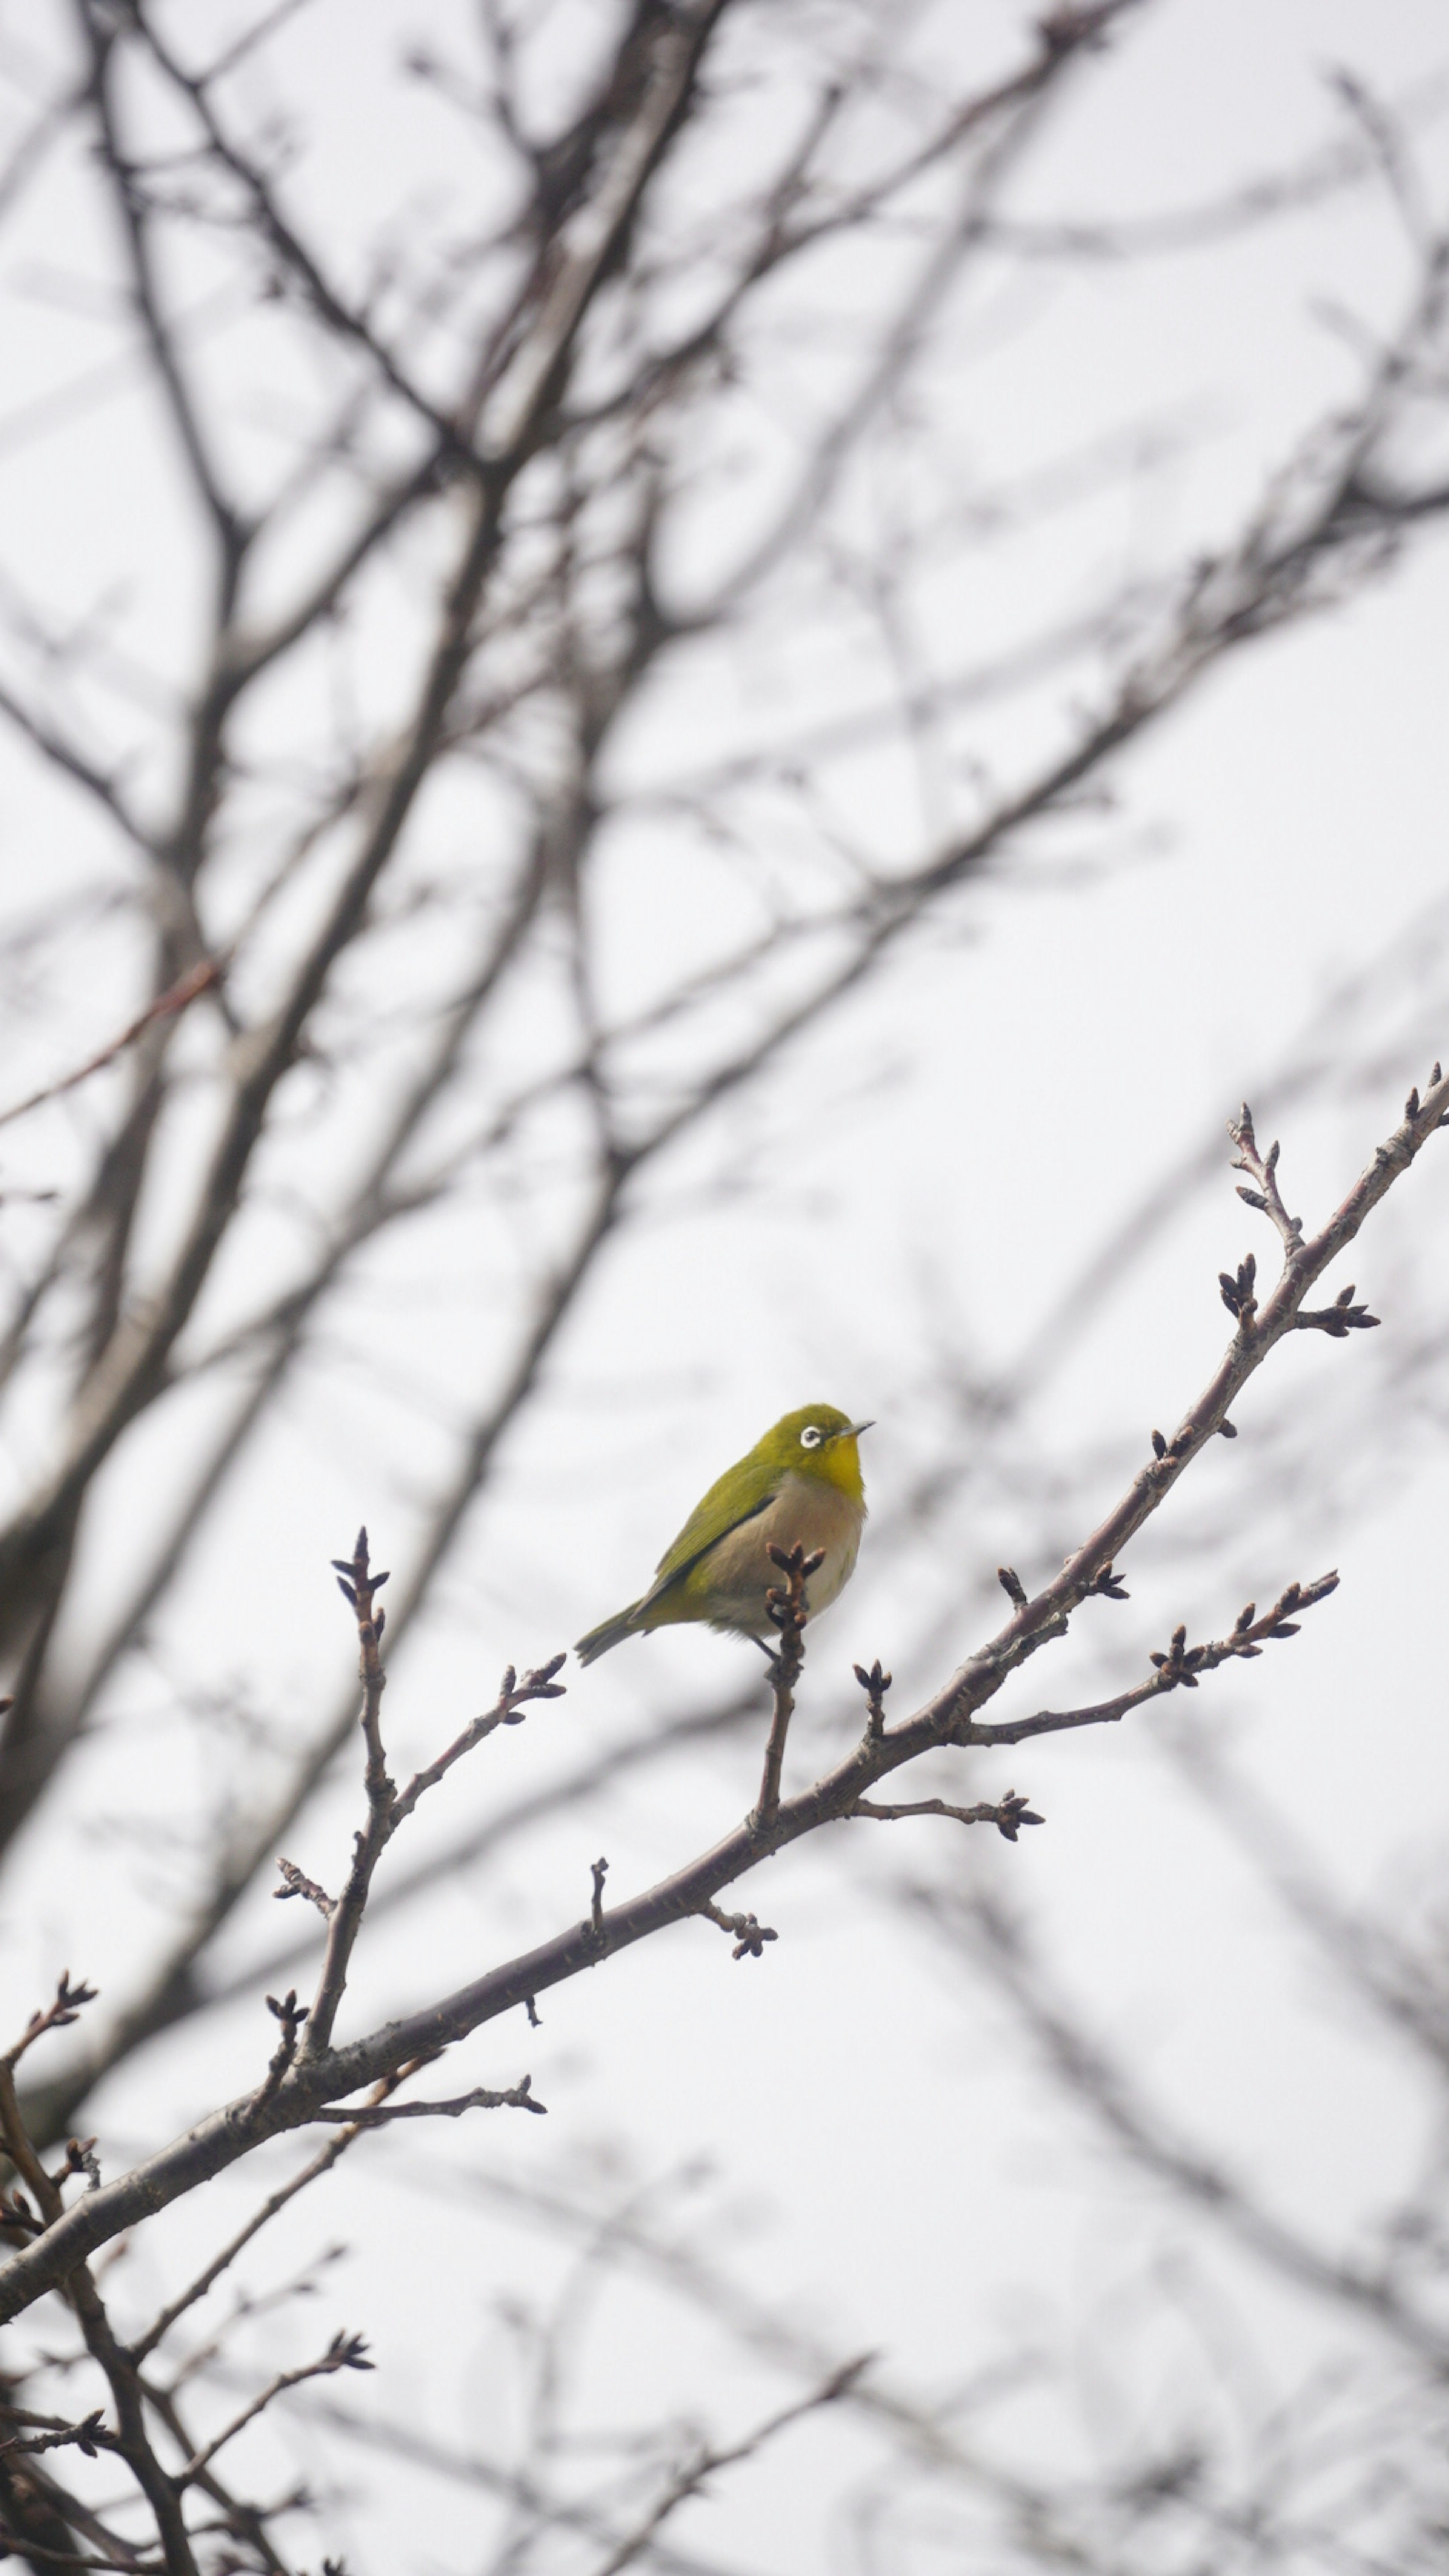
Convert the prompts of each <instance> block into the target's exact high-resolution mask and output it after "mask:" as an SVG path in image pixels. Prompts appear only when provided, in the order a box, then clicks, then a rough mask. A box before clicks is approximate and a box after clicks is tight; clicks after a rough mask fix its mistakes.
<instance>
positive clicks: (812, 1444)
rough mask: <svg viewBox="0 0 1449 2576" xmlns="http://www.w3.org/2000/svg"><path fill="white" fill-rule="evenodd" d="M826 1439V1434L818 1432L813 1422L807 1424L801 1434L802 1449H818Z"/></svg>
mask: <svg viewBox="0 0 1449 2576" xmlns="http://www.w3.org/2000/svg"><path fill="white" fill-rule="evenodd" d="M824 1437H825V1434H824V1432H823V1431H821V1430H818V1429H817V1428H816V1425H815V1424H814V1423H813V1422H807V1423H806V1425H805V1428H804V1430H803V1431H802V1432H801V1434H800V1446H801V1448H802V1449H818V1448H819V1446H820V1443H821V1441H822V1440H823V1439H824Z"/></svg>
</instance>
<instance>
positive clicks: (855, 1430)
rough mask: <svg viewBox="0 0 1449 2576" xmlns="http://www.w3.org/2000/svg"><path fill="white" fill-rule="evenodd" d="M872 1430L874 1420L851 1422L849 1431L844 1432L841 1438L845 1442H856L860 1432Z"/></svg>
mask: <svg viewBox="0 0 1449 2576" xmlns="http://www.w3.org/2000/svg"><path fill="white" fill-rule="evenodd" d="M874 1429H875V1422H874V1419H872V1420H871V1421H869V1422H852V1424H851V1426H850V1429H849V1430H848V1431H847V1432H844V1433H843V1434H842V1437H843V1438H844V1439H846V1440H858V1439H859V1438H860V1435H861V1433H862V1431H874Z"/></svg>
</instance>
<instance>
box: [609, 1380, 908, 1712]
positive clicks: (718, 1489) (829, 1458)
mask: <svg viewBox="0 0 1449 2576" xmlns="http://www.w3.org/2000/svg"><path fill="white" fill-rule="evenodd" d="M870 1428H871V1425H870V1423H869V1422H852V1421H851V1418H850V1416H849V1414H848V1413H841V1412H840V1411H839V1409H838V1408H837V1407H836V1406H835V1405H833V1404H802V1405H800V1406H798V1407H797V1409H796V1411H795V1412H793V1413H786V1414H782V1416H781V1418H780V1420H779V1421H778V1422H776V1423H774V1424H773V1425H772V1426H771V1428H770V1429H769V1430H768V1431H767V1432H766V1433H765V1435H764V1437H763V1439H760V1440H757V1441H756V1443H755V1445H754V1447H753V1449H751V1450H750V1452H749V1454H748V1456H747V1457H744V1458H741V1459H739V1460H738V1461H737V1462H736V1464H735V1465H734V1466H733V1467H727V1468H726V1469H725V1472H724V1474H723V1475H722V1476H720V1477H719V1478H718V1479H717V1480H716V1482H715V1483H714V1484H712V1485H711V1487H710V1489H709V1492H708V1493H707V1494H706V1495H705V1496H704V1499H703V1501H702V1502H699V1503H696V1505H695V1507H694V1510H693V1511H692V1512H691V1513H690V1515H689V1518H688V1520H687V1521H686V1522H685V1524H684V1527H683V1529H682V1530H681V1531H680V1533H679V1536H678V1538H677V1539H676V1540H675V1541H674V1544H673V1546H672V1547H668V1548H666V1549H665V1551H664V1554H663V1556H662V1557H661V1558H660V1560H659V1563H658V1566H657V1568H656V1569H655V1575H654V1580H653V1582H652V1583H651V1584H650V1586H649V1589H648V1591H647V1592H645V1593H642V1594H641V1595H640V1597H639V1599H638V1600H637V1601H631V1602H630V1603H629V1606H628V1608H627V1609H626V1610H620V1611H617V1612H616V1613H615V1615H614V1617H613V1618H612V1619H605V1620H603V1621H601V1622H600V1625H599V1626H598V1627H597V1628H591V1629H590V1630H589V1633H588V1635H587V1636H586V1637H580V1639H579V1641H578V1644H577V1645H576V1646H575V1648H574V1652H575V1654H576V1655H577V1656H578V1659H579V1662H580V1663H581V1664H592V1663H593V1662H594V1661H595V1660H596V1659H597V1657H598V1656H600V1655H607V1654H608V1652H609V1650H610V1648H611V1647H613V1646H619V1645H622V1644H623V1641H624V1639H625V1638H626V1637H637V1636H643V1635H645V1634H647V1632H648V1631H649V1630H650V1629H651V1628H669V1627H674V1626H676V1625H678V1624H679V1623H681V1622H683V1621H687V1620H698V1621H702V1622H703V1623H704V1624H705V1625H706V1626H708V1627H711V1628H721V1629H727V1630H732V1631H733V1632H734V1633H735V1634H736V1635H737V1636H744V1637H755V1638H758V1639H759V1640H760V1641H761V1643H763V1642H764V1640H765V1639H766V1638H767V1637H768V1636H770V1635H771V1634H772V1625H771V1621H770V1617H769V1613H768V1610H767V1608H766V1604H765V1595H766V1593H767V1592H768V1591H769V1590H770V1588H771V1586H772V1585H773V1584H777V1583H778V1582H779V1579H780V1577H779V1571H778V1568H777V1567H776V1566H775V1564H774V1562H773V1560H772V1559H771V1557H770V1554H769V1550H770V1548H771V1546H772V1545H773V1546H776V1547H796V1546H802V1547H804V1549H805V1550H806V1552H807V1554H813V1553H814V1551H815V1550H816V1549H817V1548H818V1549H820V1550H821V1551H822V1552H823V1557H824V1562H823V1563H822V1565H821V1566H820V1567H819V1570H818V1571H817V1572H816V1573H815V1574H814V1575H812V1577H811V1580H810V1589H809V1605H810V1613H811V1616H812V1617H818V1615H819V1613H820V1612H821V1611H822V1610H828V1609H829V1607H830V1604H831V1602H832V1601H833V1600H834V1599H835V1597H836V1595H837V1593H839V1592H840V1591H841V1590H842V1589H843V1588H844V1586H845V1585H846V1584H847V1583H848V1582H849V1581H850V1578H851V1575H852V1574H853V1573H854V1571H855V1559H856V1553H857V1550H858V1549H859V1546H860V1533H861V1529H862V1527H863V1526H864V1522H865V1486H864V1484H863V1482H862V1480H861V1473H860V1451H859V1449H858V1448H857V1446H856V1443H857V1441H858V1440H859V1438H860V1435H861V1433H862V1432H863V1431H869V1430H870Z"/></svg>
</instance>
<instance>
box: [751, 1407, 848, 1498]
mask: <svg viewBox="0 0 1449 2576" xmlns="http://www.w3.org/2000/svg"><path fill="white" fill-rule="evenodd" d="M870 1427H871V1426H870V1424H869V1423H868V1422H852V1420H851V1418H850V1415H849V1414H848V1413H841V1412H840V1411H839V1410H838V1408H837V1407H836V1406H835V1405H833V1404H802V1405H801V1406H800V1407H799V1408H798V1410H797V1411H796V1412H794V1413H786V1414H784V1415H782V1417H781V1419H780V1420H779V1421H778V1422H777V1423H776V1424H775V1426H774V1428H773V1430H771V1431H767V1432H766V1434H765V1436H764V1439H763V1440H762V1441H761V1442H760V1444H759V1447H758V1449H757V1451H756V1453H755V1454H756V1456H757V1457H758V1458H759V1459H760V1460H761V1462H762V1463H763V1464H766V1465H768V1466H770V1467H771V1468H773V1470H774V1472H775V1473H776V1475H781V1476H783V1475H784V1474H785V1473H786V1472H787V1470H792V1471H793V1472H794V1474H796V1475H797V1476H811V1477H818V1478H819V1479H820V1481H821V1482H822V1483H824V1484H827V1485H838V1486H839V1488H840V1491H841V1492H842V1493H844V1494H849V1495H851V1496H852V1498H853V1499H854V1500H855V1501H856V1502H859V1501H860V1500H861V1498H862V1496H863V1495H864V1492H865V1487H864V1485H863V1483H862V1481H861V1474H860V1451H859V1449H858V1448H857V1447H856V1442H857V1440H858V1439H859V1437H860V1434H861V1433H862V1431H869V1429H870Z"/></svg>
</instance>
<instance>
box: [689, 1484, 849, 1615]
mask: <svg viewBox="0 0 1449 2576" xmlns="http://www.w3.org/2000/svg"><path fill="white" fill-rule="evenodd" d="M864 1519H865V1506H864V1505H863V1504H862V1503H858V1502H855V1501H854V1500H853V1499H852V1498H851V1496H850V1495H849V1494H843V1493H842V1492H841V1490H840V1488H839V1486H838V1485H831V1484H827V1483H826V1482H825V1481H824V1479H823V1478H820V1477H815V1476H797V1475H794V1474H793V1473H792V1474H789V1475H787V1476H786V1477H785V1478H784V1480H783V1482H782V1484H781V1486H780V1489H779V1491H778V1493H776V1494H775V1495H774V1496H773V1497H772V1499H771V1500H770V1501H769V1502H768V1503H767V1504H766V1505H765V1508H764V1510H763V1511H762V1512H756V1514H755V1516H754V1518H753V1520H748V1521H742V1522H741V1523H740V1526H739V1528H738V1529H732V1530H730V1531H728V1532H727V1533H726V1535H725V1537H723V1538H722V1539H721V1540H720V1541H719V1543H718V1545H717V1546H716V1547H713V1548H711V1550H710V1552H709V1555H708V1557H707V1558H706V1560H705V1567H704V1568H702V1569H701V1571H705V1570H706V1569H707V1579H708V1585H709V1593H710V1598H711V1602H712V1603H713V1604H715V1605H717V1606H715V1607H714V1608H712V1610H711V1613H710V1615H711V1617H712V1618H713V1619H714V1620H715V1622H716V1624H718V1625H720V1626H725V1627H731V1628H743V1629H745V1630H747V1631H748V1632H749V1633H750V1634H752V1635H754V1636H759V1637H763V1636H768V1635H769V1634H770V1622H769V1619H768V1618H767V1616H766V1614H765V1594H766V1592H767V1591H768V1590H769V1588H770V1586H771V1585H772V1584H776V1583H778V1582H779V1581H780V1569H779V1567H778V1566H777V1565H776V1564H775V1563H774V1561H773V1559H772V1558H771V1556H770V1553H769V1551H770V1549H771V1547H772V1546H773V1547H787V1548H788V1547H803V1548H804V1550H805V1553H806V1555H807V1556H812V1555H813V1554H814V1552H815V1550H816V1549H817V1548H819V1549H820V1551H821V1553H822V1555H823V1557H824V1560H825V1562H824V1564H823V1565H822V1566H821V1567H820V1568H819V1570H818V1572H816V1573H815V1574H812V1575H811V1577H810V1580H809V1583H808V1585H807V1587H806V1597H807V1599H808V1601H809V1604H810V1615H811V1617H812V1618H815V1617H816V1616H818V1614H819V1612H820V1611H822V1610H828V1609H829V1607H830V1604H831V1602H832V1601H833V1600H834V1599H835V1596H836V1594H837V1593H838V1592H839V1591H840V1590H841V1588H842V1586H843V1585H844V1584H846V1583H848V1582H849V1580H850V1577H851V1574H852V1573H853V1571H854V1568H855V1559H856V1554H857V1551H858V1550H859V1547H860V1531H861V1524H862V1522H863V1521H864Z"/></svg>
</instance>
